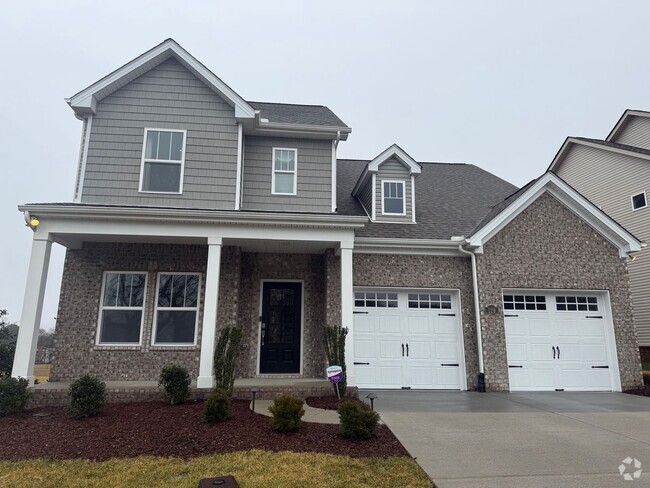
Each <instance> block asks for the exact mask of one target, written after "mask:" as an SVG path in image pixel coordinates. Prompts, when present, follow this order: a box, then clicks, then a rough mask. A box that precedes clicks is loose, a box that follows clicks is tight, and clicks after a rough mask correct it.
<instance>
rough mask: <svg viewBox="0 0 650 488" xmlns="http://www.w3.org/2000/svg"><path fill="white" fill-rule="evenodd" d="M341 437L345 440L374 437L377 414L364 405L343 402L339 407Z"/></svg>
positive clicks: (377, 419)
mask: <svg viewBox="0 0 650 488" xmlns="http://www.w3.org/2000/svg"><path fill="white" fill-rule="evenodd" d="M338 412H339V418H340V419H341V428H340V433H341V437H345V438H346V439H370V438H371V437H372V436H373V435H375V427H377V424H378V423H379V414H378V413H377V412H373V411H372V410H370V407H369V406H368V405H366V404H365V403H359V402H345V403H342V404H341V405H339V408H338Z"/></svg>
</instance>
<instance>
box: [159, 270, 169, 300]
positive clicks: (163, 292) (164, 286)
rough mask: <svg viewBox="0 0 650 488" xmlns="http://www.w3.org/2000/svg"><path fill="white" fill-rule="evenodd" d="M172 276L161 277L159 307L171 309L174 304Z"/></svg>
mask: <svg viewBox="0 0 650 488" xmlns="http://www.w3.org/2000/svg"><path fill="white" fill-rule="evenodd" d="M171 297H172V275H160V285H159V286H158V306H159V307H169V306H170V304H171V302H172V298H171Z"/></svg>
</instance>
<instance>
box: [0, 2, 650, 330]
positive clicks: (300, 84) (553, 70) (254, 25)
mask: <svg viewBox="0 0 650 488" xmlns="http://www.w3.org/2000/svg"><path fill="white" fill-rule="evenodd" d="M649 20H650V3H649V2H647V1H614V0H611V1H608V2H604V1H596V0H584V1H565V0H563V1H548V0H545V1H541V0H540V1H538V2H530V1H522V0H515V1H495V0H492V1H485V0H480V1H472V2H469V1H448V2H440V1H406V0H400V1H394V2H383V1H377V0H372V1H368V2H361V1H350V0H347V1H332V0H330V1H327V2H312V1H310V2H307V1H305V2H298V1H292V2H279V1H268V0H267V1H260V2H246V1H241V0H236V1H229V2H222V1H215V0H210V1H191V2H189V1H188V2H178V1H175V2H167V1H162V0H159V1H142V2H139V1H135V0H130V1H128V2H123V1H118V0H112V1H111V2H88V1H77V2H74V1H66V2H53V1H43V2H32V1H26V0H23V1H20V2H8V1H6V2H3V4H2V14H1V15H0V41H1V44H2V46H3V47H4V48H3V63H2V68H1V70H0V93H1V94H2V97H1V98H0V116H1V117H0V143H1V151H0V154H2V155H3V156H4V159H3V161H2V168H3V177H2V182H3V185H2V192H1V193H0V223H1V224H2V227H1V236H2V238H1V239H0V266H1V267H0V273H1V276H2V280H1V281H0V309H7V310H8V312H9V314H10V315H9V319H12V320H19V319H20V313H21V307H22V300H23V294H24V288H25V279H26V275H27V266H28V261H29V252H30V246H31V237H32V236H31V234H32V233H31V231H30V230H29V229H28V228H26V227H25V225H24V221H23V217H22V215H21V214H20V213H19V212H18V211H17V210H16V205H17V204H19V203H27V202H67V201H71V199H72V192H73V185H74V174H75V169H76V166H77V161H78V154H79V143H80V135H81V122H80V121H78V120H77V119H76V118H75V117H74V115H73V113H72V110H71V109H70V108H69V107H68V106H67V104H66V103H65V102H64V100H63V99H64V97H69V96H71V95H73V94H74V93H76V92H77V91H79V90H81V89H83V88H85V87H86V86H88V85H90V84H91V83H93V82H95V81H96V80H98V79H99V78H101V77H103V76H104V75H106V74H108V73H109V72H111V71H113V70H114V69H115V68H117V67H119V66H121V65H123V64H124V63H126V62H128V61H130V60H131V59H133V58H135V57H136V56H138V55H139V54H141V53H143V52H144V51H146V50H148V49H149V48H151V47H153V46H154V45H156V44H158V43H160V42H161V41H162V40H164V39H166V38H168V37H173V38H174V39H176V41H178V42H179V43H180V44H181V45H182V46H183V47H184V48H185V49H187V50H188V51H189V52H190V53H192V54H193V55H194V56H195V57H196V58H198V59H199V60H200V61H201V62H203V63H204V64H205V65H206V66H208V67H209V68H210V69H211V70H212V71H213V72H215V73H216V74H217V75H218V76H219V77H221V78H222V79H223V80H224V81H225V82H226V83H228V84H229V85H230V86H231V87H232V88H233V89H234V90H235V91H237V92H238V93H239V94H240V95H241V96H243V97H244V98H245V99H248V100H254V101H274V102H293V103H310V104H323V105H328V106H329V107H330V108H331V109H332V110H334V112H335V113H336V114H337V115H339V117H341V119H343V121H345V122H346V123H347V124H348V125H349V126H351V127H352V129H353V132H352V135H351V137H350V138H349V140H348V141H347V142H344V143H342V144H341V145H340V146H339V156H340V157H347V158H372V157H374V156H375V155H377V154H378V153H379V152H381V151H382V150H383V149H384V148H386V147H387V146H389V145H390V144H392V143H393V142H396V143H398V144H400V145H401V146H402V148H404V149H405V150H406V151H407V152H408V153H410V154H411V155H412V156H413V157H414V158H415V159H417V160H420V161H453V162H469V163H473V164H476V165H478V166H481V167H482V168H484V169H486V170H488V171H491V172H493V173H495V174H497V175H498V176H500V177H502V178H504V179H506V180H508V181H510V182H512V183H514V184H516V185H523V184H524V183H526V182H527V181H529V180H530V179H532V178H534V177H536V176H538V175H539V174H541V173H543V172H544V171H545V170H546V168H547V166H548V164H549V162H550V160H551V159H552V157H553V155H554V154H555V152H556V151H557V150H558V148H559V147H560V145H561V143H562V141H563V140H564V138H565V137H566V136H567V135H579V136H586V137H596V138H604V137H605V136H606V135H607V133H608V132H609V130H610V129H611V127H612V126H613V125H614V123H615V122H616V120H617V119H618V117H619V116H620V115H621V113H622V112H623V110H624V109H626V108H638V109H646V110H648V109H650V93H649V89H650V66H649V65H648V63H647V57H648V37H647V32H648V31H647V26H648V21H649ZM63 256H64V250H63V249H62V248H60V246H58V245H55V246H54V249H53V257H52V262H51V266H50V275H49V281H48V288H47V295H46V300H45V306H44V312H43V323H42V325H43V326H44V327H45V328H51V327H53V325H54V317H55V316H56V312H57V302H58V289H59V285H60V282H61V271H62V267H63Z"/></svg>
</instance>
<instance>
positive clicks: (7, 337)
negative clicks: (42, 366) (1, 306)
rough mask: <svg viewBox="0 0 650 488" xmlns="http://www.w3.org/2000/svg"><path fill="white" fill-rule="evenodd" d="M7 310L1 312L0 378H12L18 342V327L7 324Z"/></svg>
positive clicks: (13, 324)
mask: <svg viewBox="0 0 650 488" xmlns="http://www.w3.org/2000/svg"><path fill="white" fill-rule="evenodd" d="M6 316H7V311H6V310H0V377H3V376H11V369H12V368H13V366H14V356H15V354H16V341H17V340H18V325H17V324H15V323H11V322H6V321H5V317H6Z"/></svg>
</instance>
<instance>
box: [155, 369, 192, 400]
mask: <svg viewBox="0 0 650 488" xmlns="http://www.w3.org/2000/svg"><path fill="white" fill-rule="evenodd" d="M191 382H192V380H191V379H190V374H189V373H188V372H187V369H185V368H184V367H182V366H179V365H177V364H168V365H166V366H165V367H163V369H162V371H161V372H160V379H159V380H158V386H162V387H163V389H164V390H165V395H166V396H167V399H168V400H169V403H171V404H172V405H179V404H181V403H183V402H185V400H187V399H188V397H189V396H190V383H191Z"/></svg>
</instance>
